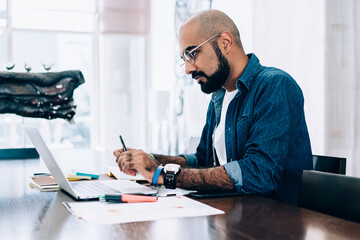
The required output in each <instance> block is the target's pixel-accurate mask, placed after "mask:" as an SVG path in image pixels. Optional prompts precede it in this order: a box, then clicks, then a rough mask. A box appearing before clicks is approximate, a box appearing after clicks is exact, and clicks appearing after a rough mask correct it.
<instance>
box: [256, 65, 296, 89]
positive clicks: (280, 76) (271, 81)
mask: <svg viewBox="0 0 360 240" xmlns="http://www.w3.org/2000/svg"><path fill="white" fill-rule="evenodd" d="M255 78H256V82H258V86H263V87H265V86H272V87H275V86H279V85H284V86H285V85H286V86H288V87H290V86H292V87H295V88H299V85H298V84H297V82H296V81H295V79H294V78H293V77H292V76H291V75H290V74H289V73H287V72H285V71H284V70H281V69H279V68H275V67H265V66H261V67H260V69H259V71H258V74H257V75H256V76H255Z"/></svg>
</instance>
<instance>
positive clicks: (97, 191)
mask: <svg viewBox="0 0 360 240" xmlns="http://www.w3.org/2000/svg"><path fill="white" fill-rule="evenodd" d="M24 129H25V131H26V133H27V135H28V136H29V138H30V140H31V142H32V143H33V144H34V146H35V148H36V150H37V151H38V153H39V154H40V157H41V158H42V159H43V161H44V162H45V165H46V167H47V168H48V169H49V171H50V173H51V175H52V176H53V178H54V179H55V181H56V183H57V184H59V186H60V188H61V189H62V190H63V191H65V192H66V193H68V194H69V195H71V196H72V197H74V198H75V199H76V200H91V199H99V196H101V195H104V194H113V193H129V194H144V195H155V194H156V193H157V191H156V190H154V189H152V188H149V187H146V186H143V185H140V184H138V183H136V182H135V181H129V180H96V181H86V182H69V181H68V180H67V178H66V177H65V175H64V173H63V172H62V171H61V169H60V167H59V165H58V163H57V162H56V160H55V158H54V156H53V155H52V153H51V152H50V150H49V148H48V147H47V145H46V144H45V141H44V139H43V138H42V137H41V135H40V133H39V131H38V130H37V128H35V127H31V126H24Z"/></svg>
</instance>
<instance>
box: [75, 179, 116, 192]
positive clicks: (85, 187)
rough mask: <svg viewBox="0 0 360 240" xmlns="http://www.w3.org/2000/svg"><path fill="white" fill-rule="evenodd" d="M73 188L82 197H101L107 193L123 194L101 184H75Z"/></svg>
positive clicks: (93, 182)
mask: <svg viewBox="0 0 360 240" xmlns="http://www.w3.org/2000/svg"><path fill="white" fill-rule="evenodd" d="M71 187H72V188H73V189H74V190H76V191H77V192H78V193H79V194H80V195H85V196H100V195H103V194H105V193H121V192H120V191H118V190H116V189H114V188H111V187H109V186H107V185H105V184H103V183H101V182H97V181H92V182H86V183H85V182H73V183H71Z"/></svg>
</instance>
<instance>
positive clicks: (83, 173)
mask: <svg viewBox="0 0 360 240" xmlns="http://www.w3.org/2000/svg"><path fill="white" fill-rule="evenodd" d="M72 172H73V173H74V174H75V175H78V176H88V177H91V178H92V179H98V178H99V177H100V176H99V174H96V173H93V172H91V171H83V170H77V169H73V170H72Z"/></svg>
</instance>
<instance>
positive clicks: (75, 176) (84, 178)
mask: <svg viewBox="0 0 360 240" xmlns="http://www.w3.org/2000/svg"><path fill="white" fill-rule="evenodd" d="M66 178H67V179H68V180H69V181H72V180H90V179H91V177H90V176H79V175H75V174H71V173H69V174H68V175H67V176H66Z"/></svg>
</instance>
